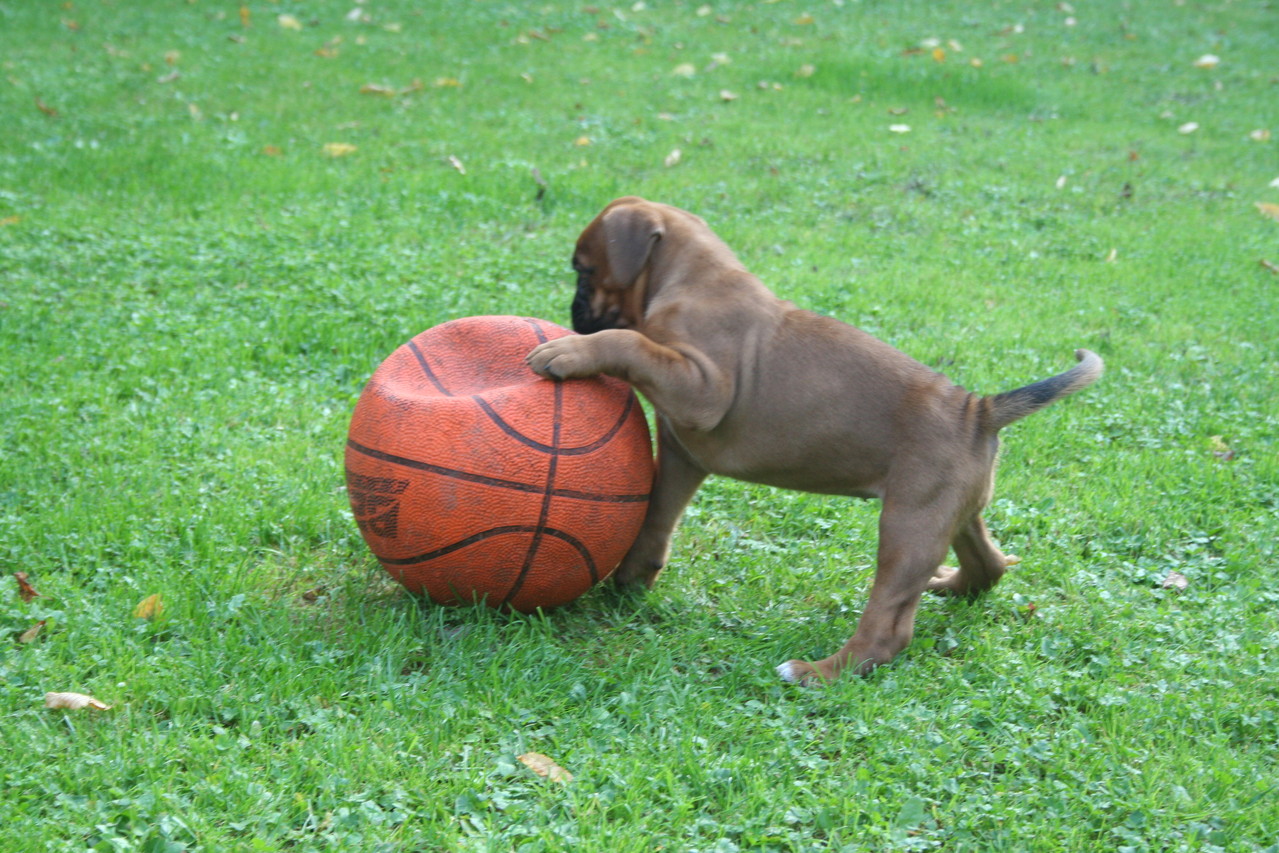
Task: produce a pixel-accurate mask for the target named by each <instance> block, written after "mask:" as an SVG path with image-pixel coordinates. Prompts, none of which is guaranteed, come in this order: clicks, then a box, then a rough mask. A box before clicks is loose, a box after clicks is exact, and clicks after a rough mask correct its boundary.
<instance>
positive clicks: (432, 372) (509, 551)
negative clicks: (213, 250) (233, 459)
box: [346, 317, 653, 612]
mask: <svg viewBox="0 0 1279 853" xmlns="http://www.w3.org/2000/svg"><path fill="white" fill-rule="evenodd" d="M571 334H573V333H572V332H570V331H569V330H568V329H565V328H562V327H560V326H556V325H554V324H552V323H547V322H545V321H544V320H534V319H530V318H527V317H468V318H465V319H461V320H454V321H452V322H449V323H444V324H443V325H440V326H436V327H435V328H433V329H428V330H427V331H425V332H423V333H421V334H420V335H418V336H417V337H415V338H413V339H412V340H411V341H409V342H408V343H406V344H404V345H403V346H402V347H400V348H399V349H397V350H396V351H395V352H393V353H391V355H390V357H389V358H387V360H386V361H384V362H382V365H381V366H380V367H378V369H377V370H376V371H375V372H374V374H373V377H372V378H371V379H370V380H369V384H368V385H367V386H366V387H365V389H364V392H363V393H362V394H361V395H360V400H359V402H358V403H357V404H356V406H355V414H354V415H353V416H352V418H351V429H350V432H349V434H348V437H347V443H346V485H347V493H348V495H349V496H350V499H351V509H352V510H353V511H354V513H355V519H356V522H357V523H358V524H359V526H360V532H361V533H362V534H363V536H364V541H365V542H367V543H368V545H369V548H371V549H372V551H373V554H374V555H375V556H376V557H377V558H378V561H379V562H381V564H382V565H383V566H384V567H385V568H386V570H387V571H388V572H390V573H391V575H392V576H393V577H394V578H395V579H396V580H398V581H399V582H400V583H402V584H404V586H405V587H407V588H408V589H409V590H410V591H412V592H415V593H425V594H426V595H429V596H430V597H431V598H432V599H433V600H434V601H436V602H439V603H440V604H469V603H472V602H478V601H483V602H484V603H486V604H488V605H489V606H491V607H510V608H513V609H515V610H519V611H522V612H529V611H532V610H536V609H537V608H539V607H541V608H551V607H556V606H558V605H561V604H565V603H567V602H569V601H572V600H573V599H575V598H577V597H578V596H580V595H581V594H582V593H584V592H586V590H588V589H590V588H591V586H592V585H593V584H595V583H597V582H598V581H600V580H603V579H604V578H606V577H608V575H609V574H611V573H612V571H613V569H614V568H616V567H617V564H618V563H619V562H620V561H621V559H622V556H623V555H624V554H625V553H626V550H627V549H628V548H629V547H630V546H631V543H632V542H633V541H634V540H635V536H636V534H637V533H638V532H639V526H640V522H641V521H642V520H643V518H644V510H645V508H646V507H647V505H648V493H649V489H650V487H651V485H652V481H653V458H652V449H651V445H650V443H649V434H648V423H647V421H646V420H645V418H644V412H643V410H642V409H641V408H640V405H639V402H638V401H637V400H636V398H635V394H634V393H633V392H632V391H631V389H630V387H629V386H628V385H626V383H624V382H621V381H620V380H617V379H611V378H608V377H597V378H593V379H572V380H569V381H566V382H553V381H551V380H548V379H542V378H541V377H539V376H537V375H536V374H535V373H533V371H532V370H530V369H529V367H528V365H527V364H525V363H524V358H525V356H527V355H528V353H529V351H530V350H532V349H533V347H535V346H537V345H538V344H539V343H541V342H543V341H548V340H551V339H553V338H559V337H563V336H564V335H571Z"/></svg>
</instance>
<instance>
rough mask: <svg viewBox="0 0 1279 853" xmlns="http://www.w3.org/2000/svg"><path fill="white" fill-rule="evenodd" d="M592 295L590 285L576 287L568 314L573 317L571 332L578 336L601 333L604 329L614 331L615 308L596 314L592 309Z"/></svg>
mask: <svg viewBox="0 0 1279 853" xmlns="http://www.w3.org/2000/svg"><path fill="white" fill-rule="evenodd" d="M592 297H593V293H592V290H591V287H590V285H588V284H586V283H584V282H583V283H579V284H578V285H577V293H576V294H574V296H573V305H572V308H571V309H570V314H571V315H572V317H573V331H575V332H577V333H578V334H579V335H589V334H592V333H593V332H599V331H603V330H604V329H616V328H617V327H618V324H617V314H618V311H617V309H616V308H609V309H607V310H606V311H605V312H604V313H603V314H596V313H595V309H594V308H593V307H592V305H591V303H592V302H593V298H592Z"/></svg>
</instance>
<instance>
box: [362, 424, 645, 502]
mask: <svg viewBox="0 0 1279 853" xmlns="http://www.w3.org/2000/svg"><path fill="white" fill-rule="evenodd" d="M346 446H347V447H349V448H350V449H351V450H354V451H355V452H356V453H362V454H364V455H365V456H368V457H370V458H372V459H377V460H379V461H382V462H390V463H392V464H393V465H402V466H404V467H405V468H413V469H414V470H417V471H427V472H429V473H431V474H439V475H440V476H441V477H450V478H452V479H455V480H463V481H465V482H468V483H480V484H481V485H485V486H493V487H494V488H497V489H511V490H513V491H517V492H535V493H541V492H543V491H545V488H546V487H545V486H539V485H536V484H534V483H521V482H519V481H518V480H503V479H501V478H499V477H488V476H485V475H484V474H472V473H470V472H469V471H459V470H457V469H456V468H445V467H443V466H442V465H432V464H431V463H429V462H421V461H418V460H417V459H409V458H407V457H404V456H396V455H394V454H392V453H387V452H385V451H382V450H374V449H373V448H371V447H365V446H364V445H362V444H360V443H359V442H357V441H356V440H355V439H351V438H348V439H347V441H346ZM552 494H554V496H555V497H557V498H572V499H574V500H579V501H595V502H597V503H639V502H641V501H646V500H648V496H649V493H648V492H644V493H643V494H633V495H632V494H621V495H609V494H601V493H594V492H579V491H577V490H575V489H554V490H552Z"/></svg>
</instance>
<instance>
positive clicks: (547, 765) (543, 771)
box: [519, 752, 573, 783]
mask: <svg viewBox="0 0 1279 853" xmlns="http://www.w3.org/2000/svg"><path fill="white" fill-rule="evenodd" d="M519 760H520V761H522V762H524V766H525V767H527V768H528V769H529V770H532V771H533V772H534V773H536V774H537V775H538V776H542V777H545V778H547V779H550V780H551V781H552V782H560V783H568V782H572V781H573V774H572V773H569V772H568V771H567V770H565V769H564V768H563V767H560V766H559V765H558V764H556V763H555V761H554V760H552V759H551V758H548V757H547V756H545V755H543V754H542V753H540V752H526V753H524V754H523V755H521V756H519Z"/></svg>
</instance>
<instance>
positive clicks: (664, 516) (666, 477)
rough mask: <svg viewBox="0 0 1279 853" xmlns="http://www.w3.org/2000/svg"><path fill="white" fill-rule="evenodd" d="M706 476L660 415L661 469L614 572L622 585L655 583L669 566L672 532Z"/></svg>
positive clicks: (659, 449) (659, 460)
mask: <svg viewBox="0 0 1279 853" xmlns="http://www.w3.org/2000/svg"><path fill="white" fill-rule="evenodd" d="M705 479H706V471H704V470H703V469H702V468H701V467H700V466H698V465H697V464H696V463H694V462H693V461H692V460H691V459H689V458H688V456H687V455H686V454H685V453H684V451H683V449H682V448H681V447H680V445H679V441H678V440H677V439H676V438H675V437H674V436H673V435H672V434H671V433H670V428H669V427H668V426H667V425H666V422H665V420H664V419H662V418H659V419H658V429H657V471H656V473H655V475H654V477H653V492H652V494H651V495H650V496H649V501H648V512H647V513H645V515H644V523H643V525H641V527H640V532H639V535H638V536H636V537H635V542H634V544H632V545H631V548H630V550H629V551H627V552H626V556H625V557H623V558H622V562H621V564H620V565H619V566H618V567H617V571H616V572H614V573H613V581H614V582H615V583H617V584H618V585H619V586H639V585H643V586H645V587H651V586H652V585H653V583H654V581H656V580H657V575H658V574H659V573H660V572H661V571H662V569H663V568H664V567H665V566H666V560H667V558H668V557H669V555H670V550H671V536H672V535H673V534H674V533H675V527H676V526H677V525H678V524H679V520H680V517H681V516H682V515H683V514H684V508H685V507H687V506H688V502H689V501H691V500H692V499H693V495H694V494H695V493H696V492H697V488H698V487H699V486H700V485H701V484H702V481H703V480H705Z"/></svg>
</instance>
